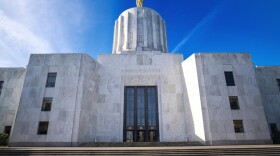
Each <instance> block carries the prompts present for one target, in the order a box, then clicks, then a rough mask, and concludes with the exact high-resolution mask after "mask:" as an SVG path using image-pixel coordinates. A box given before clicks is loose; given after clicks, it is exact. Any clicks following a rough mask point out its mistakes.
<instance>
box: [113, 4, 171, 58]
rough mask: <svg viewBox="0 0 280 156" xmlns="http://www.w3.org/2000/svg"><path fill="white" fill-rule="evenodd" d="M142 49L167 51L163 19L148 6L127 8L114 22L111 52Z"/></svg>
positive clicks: (127, 51) (141, 50)
mask: <svg viewBox="0 0 280 156" xmlns="http://www.w3.org/2000/svg"><path fill="white" fill-rule="evenodd" d="M144 51H149V52H154V51H157V52H163V53H167V52H168V48H167V36H166V26H165V21H164V20H163V18H162V17H161V16H160V14H159V13H157V12H156V11H154V10H152V9H149V8H145V7H135V8H131V9H128V10H126V11H124V12H123V13H122V14H121V15H120V16H119V18H118V19H117V20H116V22H115V30H114V43H113V54H123V53H130V52H144Z"/></svg>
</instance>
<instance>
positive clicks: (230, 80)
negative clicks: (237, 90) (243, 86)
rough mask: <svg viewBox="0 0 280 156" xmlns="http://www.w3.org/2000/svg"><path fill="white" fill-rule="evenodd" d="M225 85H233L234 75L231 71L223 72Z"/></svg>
mask: <svg viewBox="0 0 280 156" xmlns="http://www.w3.org/2000/svg"><path fill="white" fill-rule="evenodd" d="M225 78H226V83H227V86H235V82H234V77H233V73H232V72H225Z"/></svg>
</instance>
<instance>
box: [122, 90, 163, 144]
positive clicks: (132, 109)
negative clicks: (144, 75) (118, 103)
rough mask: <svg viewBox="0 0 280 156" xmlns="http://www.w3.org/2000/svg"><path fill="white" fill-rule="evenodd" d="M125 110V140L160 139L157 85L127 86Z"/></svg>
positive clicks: (148, 140)
mask: <svg viewBox="0 0 280 156" xmlns="http://www.w3.org/2000/svg"><path fill="white" fill-rule="evenodd" d="M124 112H125V113H124V115H125V117H124V119H125V120H124V141H125V142H156V141H158V138H159V131H158V105H157V89H156V87H154V86H149V87H125V111H124Z"/></svg>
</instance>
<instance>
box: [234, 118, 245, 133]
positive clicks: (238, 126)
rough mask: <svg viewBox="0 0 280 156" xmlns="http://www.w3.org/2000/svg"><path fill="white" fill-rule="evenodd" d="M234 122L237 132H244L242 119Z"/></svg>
mask: <svg viewBox="0 0 280 156" xmlns="http://www.w3.org/2000/svg"><path fill="white" fill-rule="evenodd" d="M233 124H234V131H235V133H244V128H243V121H242V120H233Z"/></svg>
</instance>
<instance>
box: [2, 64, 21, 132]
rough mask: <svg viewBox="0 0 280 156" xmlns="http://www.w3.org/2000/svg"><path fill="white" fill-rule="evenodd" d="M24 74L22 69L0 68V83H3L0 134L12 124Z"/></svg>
mask: <svg viewBox="0 0 280 156" xmlns="http://www.w3.org/2000/svg"><path fill="white" fill-rule="evenodd" d="M25 72H26V69H24V68H0V81H4V84H3V88H2V92H1V95H0V132H3V131H4V129H5V126H12V125H13V123H14V119H15V115H16V112H17V109H18V105H19V100H20V95H21V91H22V87H23V82H24V77H25Z"/></svg>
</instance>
